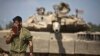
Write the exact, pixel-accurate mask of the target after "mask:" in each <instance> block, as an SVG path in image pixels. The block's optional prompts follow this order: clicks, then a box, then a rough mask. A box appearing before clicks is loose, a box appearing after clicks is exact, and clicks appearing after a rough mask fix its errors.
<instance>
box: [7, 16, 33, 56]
mask: <svg viewBox="0 0 100 56" xmlns="http://www.w3.org/2000/svg"><path fill="white" fill-rule="evenodd" d="M6 43H7V44H10V43H11V49H10V51H11V52H10V53H11V56H25V55H26V49H27V46H28V45H29V49H30V56H33V45H32V35H31V34H30V31H29V30H27V29H26V28H24V27H23V26H22V18H21V17H20V16H16V17H15V18H13V26H12V29H11V32H10V34H9V35H8V36H6Z"/></svg>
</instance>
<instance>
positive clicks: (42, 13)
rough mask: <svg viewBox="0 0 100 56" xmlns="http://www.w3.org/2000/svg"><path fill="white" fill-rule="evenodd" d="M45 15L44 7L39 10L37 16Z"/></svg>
mask: <svg viewBox="0 0 100 56" xmlns="http://www.w3.org/2000/svg"><path fill="white" fill-rule="evenodd" d="M44 13H45V8H44V7H39V8H37V14H39V15H44Z"/></svg>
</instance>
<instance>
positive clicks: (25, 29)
mask: <svg viewBox="0 0 100 56" xmlns="http://www.w3.org/2000/svg"><path fill="white" fill-rule="evenodd" d="M22 29H23V31H25V32H30V31H29V30H28V29H27V28H25V27H22Z"/></svg>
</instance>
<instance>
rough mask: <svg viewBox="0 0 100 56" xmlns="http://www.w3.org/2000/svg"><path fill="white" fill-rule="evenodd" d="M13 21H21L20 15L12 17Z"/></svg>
mask: <svg viewBox="0 0 100 56" xmlns="http://www.w3.org/2000/svg"><path fill="white" fill-rule="evenodd" d="M15 21H18V22H22V18H21V17H20V16H16V17H14V18H13V22H15Z"/></svg>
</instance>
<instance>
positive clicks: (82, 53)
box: [0, 3, 100, 56]
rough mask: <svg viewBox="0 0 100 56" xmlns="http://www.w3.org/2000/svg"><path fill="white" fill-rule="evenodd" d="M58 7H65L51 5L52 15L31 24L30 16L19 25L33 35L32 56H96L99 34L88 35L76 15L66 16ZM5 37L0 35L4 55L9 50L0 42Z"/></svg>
mask: <svg viewBox="0 0 100 56" xmlns="http://www.w3.org/2000/svg"><path fill="white" fill-rule="evenodd" d="M62 5H63V6H65V5H66V4H65V3H60V4H58V5H55V6H54V10H55V11H54V13H48V14H45V15H44V16H40V17H42V20H43V21H41V22H38V23H35V21H34V18H35V16H34V15H33V16H31V17H29V19H28V20H27V21H26V22H25V23H23V25H24V27H26V28H28V29H29V30H30V32H31V34H32V35H33V39H32V40H33V53H34V56H100V32H90V31H88V29H89V28H90V26H89V25H88V24H87V23H86V22H85V21H84V20H83V19H82V18H80V17H78V15H75V16H73V15H72V16H69V15H67V14H68V13H69V11H70V8H69V7H68V5H67V7H66V6H65V7H64V9H61V8H63V7H62ZM66 8H67V9H66ZM63 10H64V11H63ZM65 12H66V13H67V14H66V13H65ZM43 17H44V18H43ZM44 19H45V20H44ZM7 33H9V30H2V31H0V47H1V48H2V49H4V50H5V51H9V48H10V45H7V44H6V43H5V40H4V39H5V38H3V36H4V35H6V34H7ZM27 53H29V49H27Z"/></svg>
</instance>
